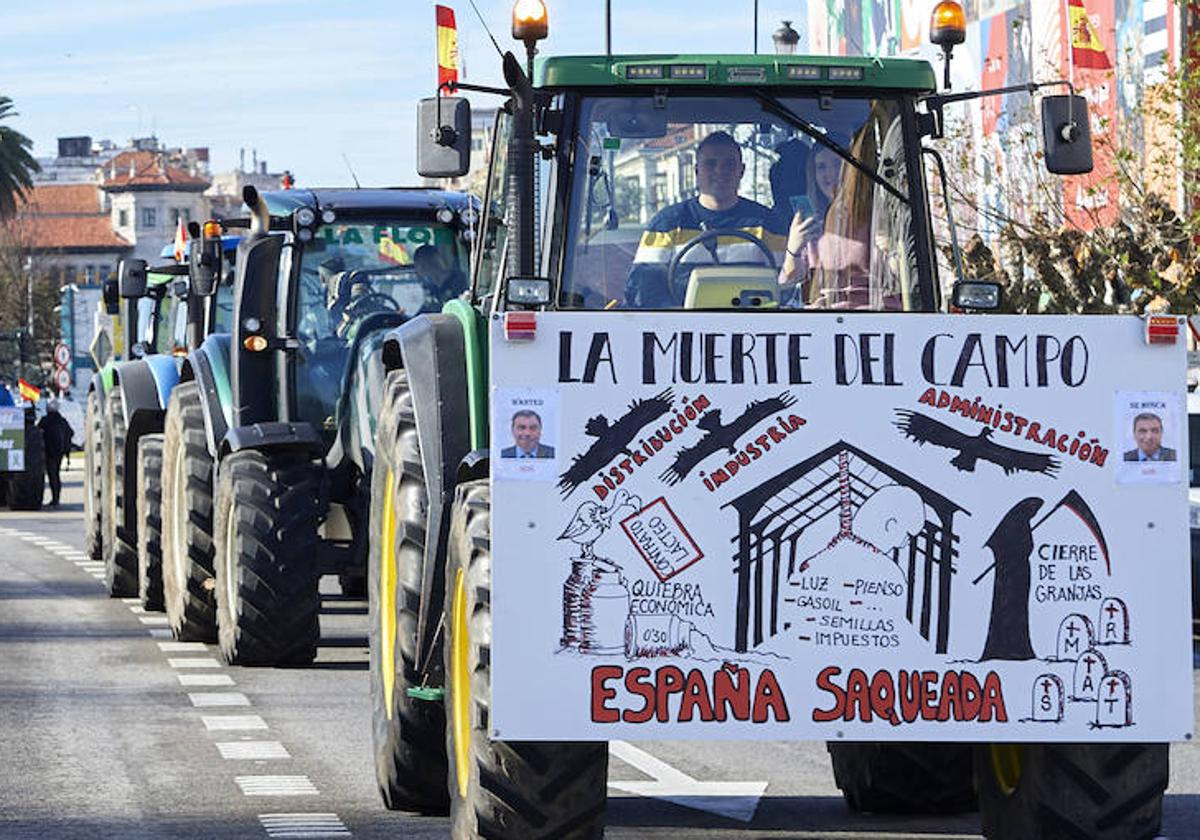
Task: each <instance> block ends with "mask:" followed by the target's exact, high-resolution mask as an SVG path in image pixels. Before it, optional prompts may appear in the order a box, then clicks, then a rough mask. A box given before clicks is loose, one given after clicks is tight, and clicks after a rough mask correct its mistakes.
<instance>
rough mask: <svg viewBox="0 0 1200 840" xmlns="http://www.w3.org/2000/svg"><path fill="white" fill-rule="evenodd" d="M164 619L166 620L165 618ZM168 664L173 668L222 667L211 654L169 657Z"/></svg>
mask: <svg viewBox="0 0 1200 840" xmlns="http://www.w3.org/2000/svg"><path fill="white" fill-rule="evenodd" d="M163 621H166V619H165V618H164V619H163ZM167 664H168V665H170V666H171V667H172V668H220V667H221V663H220V662H218V661H217V660H215V659H213V658H212V657H211V656H191V657H187V658H176V657H169V658H168V659H167Z"/></svg>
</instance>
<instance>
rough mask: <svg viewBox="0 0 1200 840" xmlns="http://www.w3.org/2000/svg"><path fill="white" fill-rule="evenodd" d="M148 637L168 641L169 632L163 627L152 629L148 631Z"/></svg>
mask: <svg viewBox="0 0 1200 840" xmlns="http://www.w3.org/2000/svg"><path fill="white" fill-rule="evenodd" d="M150 636H151V638H154V639H169V638H171V631H170V630H167V629H166V628H163V627H154V628H152V629H151V630H150Z"/></svg>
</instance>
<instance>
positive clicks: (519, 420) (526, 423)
mask: <svg viewBox="0 0 1200 840" xmlns="http://www.w3.org/2000/svg"><path fill="white" fill-rule="evenodd" d="M512 436H513V440H514V441H515V442H516V446H510V447H508V448H506V449H501V450H500V457H501V458H553V457H554V447H553V446H547V445H546V444H544V443H542V418H541V416H540V415H539V414H538V413H537V412H536V411H531V410H529V409H522V410H520V411H516V412H513V416H512Z"/></svg>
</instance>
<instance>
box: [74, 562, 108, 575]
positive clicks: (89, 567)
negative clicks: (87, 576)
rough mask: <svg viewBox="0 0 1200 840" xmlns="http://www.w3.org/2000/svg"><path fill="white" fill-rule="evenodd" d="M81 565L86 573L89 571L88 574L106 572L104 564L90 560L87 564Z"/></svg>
mask: <svg viewBox="0 0 1200 840" xmlns="http://www.w3.org/2000/svg"><path fill="white" fill-rule="evenodd" d="M79 565H80V567H82V568H83V569H84V571H88V572H103V571H104V564H103V563H100V562H98V561H96V560H89V561H87V562H86V563H80V564H79Z"/></svg>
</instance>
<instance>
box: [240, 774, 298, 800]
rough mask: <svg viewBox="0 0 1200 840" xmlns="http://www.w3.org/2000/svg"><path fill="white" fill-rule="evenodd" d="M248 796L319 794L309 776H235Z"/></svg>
mask: <svg viewBox="0 0 1200 840" xmlns="http://www.w3.org/2000/svg"><path fill="white" fill-rule="evenodd" d="M233 780H234V781H235V782H236V783H237V786H238V787H240V788H241V789H242V793H243V794H245V795H246V796H317V795H318V793H319V791H318V790H317V787H316V785H314V784H313V783H312V782H311V781H309V778H308V776H234V777H233Z"/></svg>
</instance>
